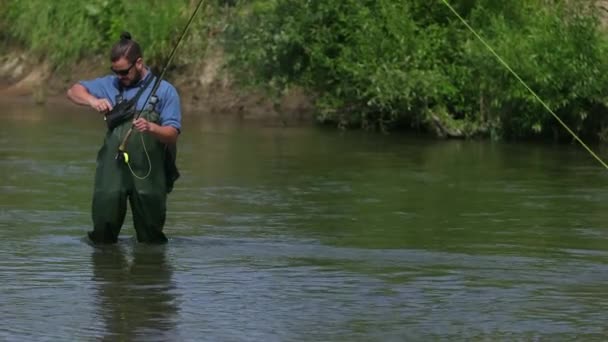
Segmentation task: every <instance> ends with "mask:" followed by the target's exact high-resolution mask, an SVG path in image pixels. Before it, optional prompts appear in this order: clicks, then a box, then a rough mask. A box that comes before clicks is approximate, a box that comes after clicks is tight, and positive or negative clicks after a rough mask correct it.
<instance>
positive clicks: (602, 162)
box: [441, 0, 608, 169]
mask: <svg viewBox="0 0 608 342" xmlns="http://www.w3.org/2000/svg"><path fill="white" fill-rule="evenodd" d="M441 1H443V3H444V4H445V5H446V6H448V8H449V9H450V10H451V11H452V13H454V14H455V15H456V17H458V19H460V21H462V23H463V24H464V25H465V26H466V27H467V28H468V29H469V30H470V31H471V32H472V33H473V35H475V37H477V39H479V41H481V43H483V45H484V46H485V47H486V48H487V49H488V50H489V51H490V52H491V53H492V54H493V55H494V57H496V59H498V61H499V62H500V63H502V65H504V66H505V68H507V70H509V72H511V74H513V76H515V78H516V79H517V80H518V81H519V82H520V83H521V84H522V85H523V86H524V87H525V88H526V89H528V91H529V92H530V93H531V94H532V95H533V96H534V97H535V98H536V99H537V100H538V101H539V102H540V103H541V105H542V106H543V107H544V108H545V109H546V110H547V111H548V112H549V113H551V115H553V117H554V118H555V119H556V120H557V122H559V123H560V124H561V125H562V126H563V127H564V128H565V129H566V131H567V132H568V133H570V134H571V135H572V136H573V137H574V139H575V140H576V141H578V142H579V143H580V144H581V145H582V146H583V147H584V148H585V149H586V150H587V152H589V153H590V154H591V155H592V156H593V157H594V158H595V159H596V160H597V161H598V162H599V163H600V164H602V166H603V167H604V168H606V169H608V165H606V163H605V162H604V161H603V160H602V159H601V158H600V157H599V156H598V155H597V154H595V152H593V150H591V148H589V147H588V146H587V145H586V144H585V143H584V142H583V140H581V139H580V138H579V137H578V136H577V135H576V133H574V131H572V130H571V129H570V127H568V125H567V124H566V123H565V122H564V121H562V119H561V118H560V117H559V116H558V115H557V114H555V113H554V112H553V110H551V108H549V106H548V105H547V104H546V103H545V102H544V101H543V100H542V99H541V98H540V97H539V96H538V95H537V94H536V92H534V90H532V88H530V87H529V86H528V84H527V83H526V82H524V80H523V79H522V78H521V77H519V75H518V74H517V73H516V72H515V71H514V70H513V69H512V68H511V67H510V66H509V64H507V62H505V61H504V60H503V59H502V58H501V57H500V56H499V55H498V53H496V51H494V49H492V47H491V46H490V45H489V44H488V43H486V41H485V40H484V39H483V38H481V36H480V35H479V34H478V33H477V31H475V30H474V29H473V28H472V27H471V26H470V25H469V23H468V22H467V21H466V20H465V19H464V18H463V17H462V16H461V15H460V14H459V13H458V12H457V11H456V10H455V9H454V7H452V6H451V5H450V4H449V3H448V2H447V0H441Z"/></svg>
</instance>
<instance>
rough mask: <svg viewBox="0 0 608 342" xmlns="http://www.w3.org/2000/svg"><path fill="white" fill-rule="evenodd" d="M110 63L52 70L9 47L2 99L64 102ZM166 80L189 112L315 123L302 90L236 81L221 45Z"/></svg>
mask: <svg viewBox="0 0 608 342" xmlns="http://www.w3.org/2000/svg"><path fill="white" fill-rule="evenodd" d="M108 65H109V62H108V61H106V60H103V59H102V58H101V57H98V58H95V59H89V60H85V61H81V62H79V63H77V64H76V65H74V66H72V67H69V68H66V70H53V68H52V67H51V66H50V64H49V63H48V62H46V61H45V60H44V59H39V58H36V57H34V56H33V55H31V54H29V53H28V52H27V51H25V50H22V49H18V48H12V49H8V51H5V52H4V53H3V54H2V55H0V98H1V99H2V100H3V101H11V102H15V101H16V102H23V103H30V104H45V103H54V104H66V103H68V100H67V99H66V97H65V92H66V90H67V89H68V88H69V87H70V86H71V85H72V84H73V83H75V82H77V81H79V80H82V79H91V78H95V77H99V76H101V75H105V74H107V70H108ZM152 67H156V66H152ZM167 80H168V81H170V82H171V83H172V84H173V85H175V87H176V88H177V89H178V92H179V93H180V97H181V100H182V107H183V110H184V111H187V112H190V113H195V114H198V115H213V116H229V117H237V118H241V119H245V120H264V121H271V122H277V123H281V124H290V125H291V124H310V123H312V122H313V110H314V107H313V105H312V100H311V98H310V97H309V96H307V95H306V94H304V92H303V91H302V90H300V89H294V90H292V91H290V92H289V93H287V94H286V95H285V96H283V97H282V98H281V99H279V100H278V101H273V100H272V99H271V98H269V97H268V96H266V95H264V94H262V93H259V92H253V91H250V90H246V89H242V88H240V87H239V86H238V85H236V84H235V82H234V81H233V77H232V76H231V75H230V74H229V73H228V72H227V71H226V69H225V67H224V57H223V53H222V52H221V49H220V48H213V49H209V51H208V53H207V54H206V56H204V57H203V58H201V59H200V62H199V63H197V64H195V65H191V66H188V67H178V68H176V67H173V68H171V69H170V70H169V71H168V73H167Z"/></svg>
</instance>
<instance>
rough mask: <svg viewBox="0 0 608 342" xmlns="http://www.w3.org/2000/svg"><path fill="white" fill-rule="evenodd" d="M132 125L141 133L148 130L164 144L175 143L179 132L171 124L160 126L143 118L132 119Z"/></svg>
mask: <svg viewBox="0 0 608 342" xmlns="http://www.w3.org/2000/svg"><path fill="white" fill-rule="evenodd" d="M133 126H134V127H135V129H136V130H138V131H140V132H142V133H144V132H148V133H149V134H151V135H153V136H154V137H156V139H158V140H160V141H161V142H162V143H164V144H169V145H171V144H175V143H177V136H178V135H179V133H178V132H177V129H176V128H175V127H173V126H160V125H157V124H155V123H153V122H149V121H148V120H146V119H144V118H139V119H137V120H135V121H133Z"/></svg>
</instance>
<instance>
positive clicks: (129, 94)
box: [79, 69, 182, 132]
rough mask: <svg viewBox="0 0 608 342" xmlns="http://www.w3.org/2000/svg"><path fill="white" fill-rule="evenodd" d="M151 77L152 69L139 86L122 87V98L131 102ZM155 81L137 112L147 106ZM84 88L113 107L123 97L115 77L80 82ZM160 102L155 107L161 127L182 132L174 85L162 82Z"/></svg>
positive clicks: (177, 96) (139, 104)
mask: <svg viewBox="0 0 608 342" xmlns="http://www.w3.org/2000/svg"><path fill="white" fill-rule="evenodd" d="M149 77H154V75H152V72H150V69H148V73H147V74H146V77H144V78H143V79H142V80H140V81H139V82H137V84H135V85H133V86H130V87H122V98H123V99H124V100H129V99H131V98H133V97H135V96H136V95H137V92H138V91H139V89H140V88H141V87H143V86H145V83H146V81H147V80H148V78H149ZM154 82H155V81H154V80H153V81H152V82H150V85H148V87H147V88H146V90H144V91H143V93H142V94H141V96H140V98H139V100H137V110H142V108H144V106H146V100H147V99H148V97H149V95H150V92H152V88H153V84H154ZM79 83H80V84H81V85H82V86H83V87H85V88H86V89H87V90H88V91H89V93H90V94H91V95H93V96H95V97H97V98H106V99H108V100H109V101H110V102H111V103H112V106H115V105H116V102H117V100H118V98H119V95H121V86H120V83H119V80H118V77H116V76H114V75H108V76H104V77H99V78H95V79H92V80H86V81H80V82H79ZM156 96H157V97H158V102H157V103H156V105H155V107H154V108H155V110H156V111H157V112H158V113H159V114H160V125H161V126H172V127H174V128H175V129H177V131H178V132H181V129H182V124H181V121H182V113H181V105H180V99H179V94H178V93H177V90H176V89H175V87H173V85H171V84H170V83H169V82H167V81H164V80H163V81H161V82H160V85H159V86H158V89H157V91H156Z"/></svg>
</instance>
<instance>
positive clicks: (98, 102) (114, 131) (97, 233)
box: [67, 32, 181, 244]
mask: <svg viewBox="0 0 608 342" xmlns="http://www.w3.org/2000/svg"><path fill="white" fill-rule="evenodd" d="M110 61H111V65H112V66H111V70H112V72H113V73H114V75H108V76H105V77H101V78H96V79H93V80H87V81H81V82H78V83H76V84H74V85H73V86H72V87H71V88H70V89H69V90H68V92H67V96H68V98H69V99H70V100H71V101H72V102H74V103H76V104H79V105H85V106H89V107H91V108H93V109H95V110H96V111H98V112H100V113H102V114H105V118H106V120H107V123H108V131H107V133H106V136H105V140H104V144H103V146H102V147H101V149H100V150H99V153H98V154H97V169H96V172H95V189H94V194H93V205H92V218H93V224H94V229H93V231H91V232H89V233H88V235H89V238H90V239H91V240H92V242H93V243H95V244H105V243H116V242H117V241H118V235H119V233H120V229H121V227H122V224H123V222H124V218H125V214H126V208H127V199H128V200H129V204H130V207H131V211H132V213H133V225H134V227H135V232H136V235H137V241H139V242H145V243H165V242H167V237H166V236H165V234H164V233H163V227H164V224H165V214H166V199H167V194H168V193H169V192H170V191H171V190H172V188H173V182H174V181H175V180H176V179H177V177H179V173H178V172H177V168H176V167H175V146H176V142H177V138H178V135H179V133H180V130H181V109H180V99H179V95H178V93H177V91H176V90H175V88H174V87H173V86H172V85H171V84H170V83H168V82H166V81H161V82H160V85H159V86H158V89H157V91H156V93H155V94H154V95H155V96H152V97H150V99H151V100H150V101H146V100H147V99H148V98H149V96H150V95H151V94H150V93H151V91H152V89H153V84H154V81H155V80H156V78H155V77H154V75H153V74H152V72H151V71H150V69H149V68H148V67H147V66H145V64H144V61H143V55H142V51H141V48H140V46H139V44H138V43H137V42H135V41H134V40H132V39H131V35H130V34H129V33H128V32H125V33H123V34H122V35H121V39H120V41H119V42H118V43H116V44H115V45H114V46H113V47H112V50H111V53H110ZM128 101H131V102H128ZM133 102H134V103H133ZM130 103H131V104H133V105H130ZM144 106H145V108H144ZM142 109H144V111H143V112H141V115H140V116H139V117H138V118H137V119H135V117H136V116H137V113H140V111H141V110H142ZM114 118H118V119H114ZM131 128H132V129H133V131H132V134H131V135H130V136H129V138H128V140H127V141H126V142H127V143H126V152H127V154H128V155H126V156H125V155H124V154H122V153H119V146H120V145H121V143H122V142H123V140H124V139H125V136H127V134H128V131H129V130H130V129H131ZM118 157H120V158H118ZM125 157H126V158H125Z"/></svg>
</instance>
